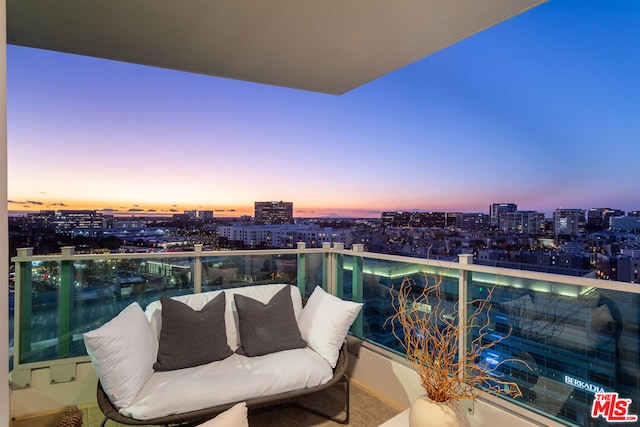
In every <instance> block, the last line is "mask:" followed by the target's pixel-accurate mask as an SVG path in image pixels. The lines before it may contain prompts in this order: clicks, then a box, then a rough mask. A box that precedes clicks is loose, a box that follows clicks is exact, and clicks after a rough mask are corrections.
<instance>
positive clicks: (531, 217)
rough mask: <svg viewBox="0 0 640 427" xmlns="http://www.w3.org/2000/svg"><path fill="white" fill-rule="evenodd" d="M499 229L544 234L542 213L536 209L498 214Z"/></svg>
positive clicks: (510, 231)
mask: <svg viewBox="0 0 640 427" xmlns="http://www.w3.org/2000/svg"><path fill="white" fill-rule="evenodd" d="M499 224H500V230H501V231H506V232H509V233H519V234H535V235H537V234H544V226H545V218H544V214H543V213H541V212H536V211H515V212H508V213H506V214H502V215H501V216H500V222H499Z"/></svg>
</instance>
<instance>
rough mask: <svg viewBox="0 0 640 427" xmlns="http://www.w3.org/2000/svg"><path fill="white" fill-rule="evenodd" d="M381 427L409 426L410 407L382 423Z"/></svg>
mask: <svg viewBox="0 0 640 427" xmlns="http://www.w3.org/2000/svg"><path fill="white" fill-rule="evenodd" d="M379 427H409V409H405V410H404V411H402V412H400V413H399V414H398V415H396V416H395V417H393V418H391V419H390V420H388V421H385V422H384V423H382V424H380V426H379Z"/></svg>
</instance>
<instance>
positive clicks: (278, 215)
mask: <svg viewBox="0 0 640 427" xmlns="http://www.w3.org/2000/svg"><path fill="white" fill-rule="evenodd" d="M254 216H255V222H256V224H265V225H270V224H293V203H292V202H283V201H280V202H255V214H254Z"/></svg>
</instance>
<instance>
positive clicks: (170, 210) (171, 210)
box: [169, 209, 178, 212]
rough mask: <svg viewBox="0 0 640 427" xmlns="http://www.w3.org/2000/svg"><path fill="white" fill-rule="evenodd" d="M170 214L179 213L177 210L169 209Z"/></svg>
mask: <svg viewBox="0 0 640 427" xmlns="http://www.w3.org/2000/svg"><path fill="white" fill-rule="evenodd" d="M169 212H178V210H177V209H169Z"/></svg>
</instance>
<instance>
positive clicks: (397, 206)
mask: <svg viewBox="0 0 640 427" xmlns="http://www.w3.org/2000/svg"><path fill="white" fill-rule="evenodd" d="M638 41H640V5H638V4H637V2H633V1H618V2H615V3H614V4H612V3H610V2H597V1H570V0H566V1H554V2H548V3H545V4H543V5H541V6H539V7H537V8H534V9H532V10H530V11H528V12H526V13H524V14H522V15H520V16H517V17H515V18H513V19H510V20H508V21H505V22H503V23H501V24H499V25H497V26H495V27H492V28H490V29H488V30H486V31H483V32H481V33H479V34H477V35H475V36H473V37H470V38H468V39H466V40H463V41H461V42H459V43H457V44H456V45H453V46H451V47H449V48H446V49H444V50H443V51H441V52H438V53H436V54H434V55H431V56H430V57H427V58H425V59H423V60H421V61H418V62H416V63H414V64H411V65H409V66H407V67H404V68H402V69H400V70H398V71H396V72H393V73H391V74H389V75H387V76H383V77H381V78H379V79H377V80H374V81H372V82H370V83H368V84H366V85H364V86H362V87H360V88H357V89H354V90H353V91H351V92H348V93H346V94H344V95H342V96H338V97H336V96H330V95H322V94H316V93H310V92H304V91H298V90H292V89H286V88H278V87H270V86H266V85H260V84H254V83H247V82H240V81H234V80H227V79H222V78H214V77H208V76H201V75H195V74H189V73H181V72H177V71H172V70H163V69H157V68H152V67H143V66H138V65H133V64H126V63H119V62H114V61H107V60H101V59H95V58H86V57H80V56H74V55H68V54H62V53H56V52H48V51H41V50H35V49H28V48H22V47H16V46H8V48H7V67H8V88H7V97H8V155H9V166H8V174H9V188H8V189H9V199H10V201H11V202H10V204H9V209H10V210H14V211H15V210H26V209H29V210H41V209H80V208H84V209H96V210H105V209H107V208H110V209H116V210H119V211H123V212H124V213H129V212H144V211H146V212H154V211H155V212H166V213H171V212H176V213H179V212H182V211H185V210H191V209H198V210H213V211H214V212H215V214H216V215H217V216H237V215H243V214H251V212H252V209H253V203H254V201H257V200H264V201H267V200H288V201H292V202H293V203H294V209H295V212H294V213H295V215H296V216H356V217H376V216H379V215H380V213H381V212H382V211H407V210H423V211H460V212H486V211H488V206H489V205H490V204H491V203H499V202H512V203H516V204H517V205H518V208H519V209H521V210H537V211H540V212H543V213H545V215H547V216H549V215H550V213H551V212H553V210H555V209H558V208H580V209H588V208H593V207H610V208H614V209H621V210H624V211H627V212H628V211H631V210H638V209H640V197H639V195H640V180H638V179H637V176H635V175H636V173H635V168H634V167H633V159H637V158H640V144H638V143H637V141H636V139H637V135H638V134H640V132H638V131H639V130H640V120H638V119H639V118H638V109H637V105H635V104H636V100H637V99H638V98H639V95H640V89H638V88H637V87H636V86H637V85H636V84H635V83H636V79H637V77H636V76H637V75H639V74H640V73H639V71H640V58H638V55H634V54H633V52H634V51H635V49H634V48H635V47H636V44H637V42H638ZM626 159H629V160H627V161H626V162H625V160H626ZM132 209H135V211H131V210H132Z"/></svg>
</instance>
